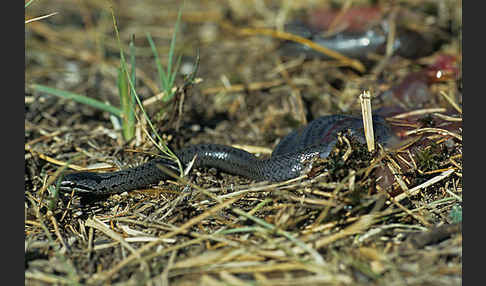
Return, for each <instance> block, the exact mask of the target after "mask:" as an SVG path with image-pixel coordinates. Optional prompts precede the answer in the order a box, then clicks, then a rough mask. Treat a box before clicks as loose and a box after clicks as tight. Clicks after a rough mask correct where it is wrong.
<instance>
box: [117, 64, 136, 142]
mask: <svg viewBox="0 0 486 286" xmlns="http://www.w3.org/2000/svg"><path fill="white" fill-rule="evenodd" d="M125 66H126V65H124V64H123V63H122V65H121V68H119V69H118V95H119V96H120V103H121V109H122V112H123V115H122V117H121V118H122V131H123V132H122V133H123V138H124V139H125V140H127V141H129V140H131V139H132V138H133V136H135V125H134V121H133V119H131V118H130V117H133V108H134V106H133V104H132V99H131V96H130V91H129V89H128V82H127V76H126V73H125Z"/></svg>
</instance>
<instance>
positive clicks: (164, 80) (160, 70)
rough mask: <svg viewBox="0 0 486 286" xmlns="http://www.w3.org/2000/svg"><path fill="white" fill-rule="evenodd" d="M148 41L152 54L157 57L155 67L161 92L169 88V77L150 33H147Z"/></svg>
mask: <svg viewBox="0 0 486 286" xmlns="http://www.w3.org/2000/svg"><path fill="white" fill-rule="evenodd" d="M147 40H148V42H149V44H150V48H151V49H152V53H153V54H154V57H155V66H156V67H157V71H158V73H159V79H160V90H165V86H167V75H166V74H165V71H164V69H163V68H162V64H161V63H160V58H159V53H158V52H157V47H156V46H155V43H154V41H153V40H152V36H151V35H150V33H149V32H147Z"/></svg>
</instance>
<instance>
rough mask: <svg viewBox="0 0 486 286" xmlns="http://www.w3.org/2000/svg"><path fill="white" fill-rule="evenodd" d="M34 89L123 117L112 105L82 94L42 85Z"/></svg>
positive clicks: (37, 85) (35, 85) (119, 110)
mask: <svg viewBox="0 0 486 286" xmlns="http://www.w3.org/2000/svg"><path fill="white" fill-rule="evenodd" d="M32 88H33V89H34V90H37V91H40V92H44V93H47V94H51V95H55V96H59V97H64V98H69V99H72V100H74V101H76V102H79V103H82V104H86V105H89V106H92V107H94V108H96V109H100V110H103V111H106V112H109V113H111V114H113V115H116V116H118V117H121V115H122V110H121V109H119V108H117V107H115V106H112V105H110V104H106V103H104V102H101V101H99V100H96V99H93V98H90V97H87V96H84V95H80V94H77V93H73V92H69V91H65V90H60V89H57V88H52V87H48V86H45V85H41V84H34V85H32Z"/></svg>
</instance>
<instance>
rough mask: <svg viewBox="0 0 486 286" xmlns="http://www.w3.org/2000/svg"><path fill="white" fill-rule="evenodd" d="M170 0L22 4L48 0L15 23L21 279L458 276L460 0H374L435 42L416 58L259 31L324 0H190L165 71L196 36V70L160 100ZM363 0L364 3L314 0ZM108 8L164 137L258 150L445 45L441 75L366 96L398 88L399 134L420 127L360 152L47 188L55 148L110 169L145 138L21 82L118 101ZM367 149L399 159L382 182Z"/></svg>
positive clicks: (446, 281)
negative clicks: (275, 176) (290, 44)
mask: <svg viewBox="0 0 486 286" xmlns="http://www.w3.org/2000/svg"><path fill="white" fill-rule="evenodd" d="M331 2H332V1H331ZM181 3H182V1H121V0H120V1H113V2H111V1H95V0H86V1H60V0H45V1H34V2H33V3H32V4H31V5H30V6H29V7H27V8H26V9H25V13H26V20H27V19H31V18H34V17H39V16H43V15H48V14H50V13H52V12H57V14H55V15H52V16H50V17H47V18H45V19H40V20H37V21H34V22H30V23H26V25H25V49H26V50H25V62H26V64H25V80H26V87H25V142H26V143H25V283H26V284H27V285H46V284H55V285H61V284H73V285H99V284H101V285H104V284H106V285H108V284H115V285H304V284H305V285H365V284H366V285H461V284H462V231H461V230H462V184H463V183H462V133H461V132H462V109H461V106H462V74H461V55H462V54H461V40H462V39H461V36H462V2H461V1H454V0H447V1H432V0H428V1H413V0H408V1H397V3H399V4H396V5H395V6H391V5H390V4H389V3H388V1H373V3H375V5H377V6H379V7H381V9H383V11H392V10H393V9H396V10H399V11H409V12H413V13H410V15H411V14H413V15H414V17H417V18H414V21H408V22H410V26H411V28H414V29H416V30H417V31H420V32H421V33H424V34H429V35H434V36H435V37H438V38H440V39H441V44H440V45H438V46H437V47H436V49H435V50H434V52H433V53H432V54H430V55H428V56H425V57H421V58H419V59H406V58H403V57H400V56H392V57H390V58H386V57H384V56H383V55H373V57H372V60H371V62H370V63H365V65H364V69H363V70H359V69H357V68H356V67H353V66H350V65H349V63H346V62H345V61H342V60H337V59H334V60H323V59H319V58H304V57H302V56H299V55H288V54H284V53H282V52H280V47H281V45H282V43H283V40H282V39H279V38H277V37H276V36H275V35H273V36H272V35H264V34H263V32H262V31H263V28H265V29H274V30H277V29H279V28H281V27H282V26H283V24H285V23H288V22H290V21H291V20H292V19H295V18H298V17H302V15H306V13H309V11H313V10H315V9H317V8H316V7H318V6H323V4H322V1H311V0H308V1H285V0H280V1H277V0H275V1H265V0H255V1H245V0H221V1H209V0H207V1H185V2H184V7H183V12H182V19H181V26H180V30H179V32H178V33H177V42H176V46H175V50H176V53H177V55H181V65H180V74H179V75H178V76H177V78H176V84H177V86H182V85H183V84H184V82H185V81H184V75H183V73H187V72H188V71H189V72H190V71H191V69H192V68H193V67H194V64H195V62H196V59H197V56H196V55H197V53H198V52H199V69H198V72H197V80H196V82H195V83H194V84H193V85H192V86H190V87H189V88H188V89H187V90H186V91H185V93H184V94H183V95H182V94H179V95H180V97H179V100H178V101H174V100H173V101H169V102H163V101H161V100H157V99H156V96H157V95H158V94H160V92H161V89H160V84H159V78H158V73H157V68H156V65H155V62H154V57H153V54H152V51H151V49H150V46H149V43H148V41H147V37H146V33H150V34H151V35H152V37H153V39H154V42H155V43H156V45H157V49H158V52H159V55H160V60H161V62H162V64H163V65H164V66H165V65H166V64H167V62H168V56H167V55H168V51H169V45H170V41H171V37H172V35H173V32H174V25H175V22H176V18H177V13H178V11H179V7H180V6H181ZM326 3H327V2H326ZM347 5H350V6H347ZM360 5H369V3H368V2H367V1H342V2H341V1H335V2H332V3H330V4H327V6H326V5H324V6H325V7H327V9H330V8H336V9H344V8H343V7H348V8H349V7H357V6H360ZM111 8H113V11H114V15H115V18H116V22H117V26H118V29H119V32H120V40H121V43H122V45H123V48H124V52H125V54H128V51H129V47H128V43H129V40H130V37H131V36H132V35H134V37H135V41H134V44H135V47H136V66H137V82H136V86H137V93H138V95H139V96H140V97H141V99H142V101H143V102H144V103H145V109H146V111H147V113H148V115H149V116H150V118H151V120H152V122H153V123H154V125H155V126H156V128H157V131H158V133H159V134H160V135H161V136H162V138H163V139H164V140H166V141H167V143H168V145H169V147H171V148H172V149H173V150H177V149H179V148H181V147H183V146H188V145H191V144H196V143H203V142H204V143H218V144H226V145H233V146H240V147H242V148H245V149H247V150H249V151H250V152H253V153H256V154H258V155H259V156H261V157H266V156H269V154H270V153H271V150H272V149H273V148H274V147H275V146H276V145H277V144H278V142H279V140H280V139H281V138H282V137H283V136H285V135H287V134H288V133H289V132H290V131H292V130H294V129H295V128H297V127H299V126H302V125H304V124H306V123H307V122H310V121H311V120H312V119H314V118H317V117H319V116H322V115H328V114H338V113H342V114H355V115H359V114H360V104H359V100H358V95H359V94H360V93H361V92H362V91H363V90H365V89H369V90H371V91H372V92H373V94H375V95H376V94H381V93H383V92H385V91H387V90H392V89H393V88H394V87H396V86H398V85H399V83H400V82H403V81H404V80H405V81H406V79H407V76H408V75H410V74H413V73H415V72H420V71H421V70H424V69H425V67H427V66H430V65H433V64H434V63H436V62H437V61H438V60H439V59H441V57H443V55H452V56H454V58H455V61H454V62H453V65H454V67H453V70H454V75H453V76H452V77H450V78H446V80H440V81H434V82H429V83H427V87H426V94H427V96H428V98H427V100H424V101H421V102H420V104H418V101H417V100H416V98H415V97H414V96H413V95H412V96H411V97H410V98H411V99H410V98H409V99H404V101H407V100H408V101H407V102H405V105H408V106H407V109H405V110H406V111H403V107H404V105H403V101H400V100H398V101H396V100H391V101H390V100H387V99H385V100H376V101H375V100H374V101H373V108H375V109H378V108H385V109H387V110H392V109H393V108H394V107H396V106H398V105H400V104H401V105H400V108H402V109H401V113H400V114H405V116H403V117H402V119H403V118H406V119H409V120H408V121H404V122H405V123H403V121H402V124H404V125H406V126H407V127H409V129H407V130H408V131H407V132H409V133H407V134H411V135H421V137H420V138H416V140H417V141H414V142H412V143H411V144H412V145H410V146H405V147H404V148H403V149H402V150H400V151H397V150H394V151H389V153H386V152H385V151H384V150H381V149H380V150H378V151H376V152H374V153H373V154H369V153H367V151H366V149H365V147H364V146H362V145H360V144H355V143H353V144H351V145H346V144H345V143H343V144H340V145H339V146H338V147H337V149H336V150H335V151H336V152H335V153H333V156H331V157H330V158H328V160H324V162H318V163H317V164H316V166H317V167H316V168H313V169H312V170H311V173H310V174H308V176H306V177H305V178H301V179H298V180H294V181H289V182H281V183H277V184H270V183H256V182H253V181H251V180H249V179H246V178H243V177H239V176H234V175H231V174H227V173H224V172H220V171H218V170H216V169H213V168H209V169H204V168H200V169H195V170H191V172H190V173H189V175H188V176H186V177H185V179H184V180H176V179H174V180H168V181H165V182H161V183H160V184H159V185H158V186H154V187H153V188H151V189H148V190H136V191H132V192H128V193H122V194H116V195H111V196H103V197H95V198H91V197H88V198H85V197H79V196H77V195H76V194H74V195H73V194H60V197H59V199H53V198H52V194H51V190H52V188H51V187H49V186H55V184H56V182H55V179H56V177H57V176H58V175H59V174H58V173H56V171H58V170H60V169H61V167H62V166H63V165H65V164H66V163H68V162H69V164H71V165H74V166H78V167H79V168H99V169H104V170H115V169H120V168H121V169H124V168H127V167H130V166H135V165H137V164H140V163H142V162H145V161H147V160H148V159H150V158H152V157H153V155H152V154H154V153H158V150H157V148H156V147H154V145H153V143H152V141H151V140H149V138H148V136H147V135H146V134H145V133H144V132H143V128H146V127H147V123H146V122H145V121H144V120H141V121H140V122H138V123H137V125H136V136H135V138H134V139H133V140H131V141H129V142H126V141H125V140H124V139H123V136H122V132H121V130H120V129H119V128H117V127H116V124H115V125H114V120H113V118H111V117H110V114H109V113H107V112H104V111H100V110H97V109H95V108H93V107H90V106H86V105H83V104H80V103H77V102H74V101H72V100H69V99H65V98H59V97H56V96H53V95H49V94H46V93H43V92H39V91H37V90H35V89H34V88H33V87H32V85H33V84H42V85H46V86H49V87H53V88H57V89H62V90H66V91H70V92H74V93H78V94H83V95H87V96H89V97H92V98H96V99H99V100H101V101H103V102H109V103H110V104H112V105H114V106H119V104H120V99H119V96H118V88H117V75H118V72H117V68H118V67H119V65H120V49H119V46H118V42H117V38H116V34H115V30H114V26H113V18H112V10H111ZM348 8H346V9H348ZM349 9H351V8H349ZM405 15H409V14H406V13H405ZM417 19H419V20H417ZM405 22H407V21H405ZM245 29H246V30H245ZM245 31H246V33H245ZM248 31H253V32H252V33H248ZM390 102H391V103H390ZM179 107H180V108H181V109H179ZM414 110H415V111H416V110H418V113H417V114H413V115H410V114H408V115H407V112H410V111H414ZM180 111H181V112H180ZM137 112H138V114H141V113H140V112H139V111H137ZM393 116H396V114H394V115H393ZM425 128H429V129H425ZM414 129H415V131H413V130H414ZM419 129H420V130H419ZM397 130H399V128H398V127H397ZM400 130H402V129H400ZM416 130H419V131H416ZM402 131H403V130H402ZM345 142H346V141H345ZM349 152H351V153H349ZM387 152H388V151H387ZM350 154H351V155H350ZM397 162H398V163H397ZM378 165H379V166H380V167H381V168H384V169H386V170H387V171H390V172H394V174H395V175H390V178H392V179H391V180H392V181H393V184H390V186H385V188H381V187H380V186H383V182H382V183H381V184H380V183H377V182H376V176H374V175H373V174H376V173H377V172H371V169H372V168H373V167H375V166H378ZM370 166H371V167H370ZM404 166H405V167H404ZM66 171H67V172H71V171H74V170H73V169H72V168H68V169H67V170H66ZM370 172H371V173H370ZM370 174H371V175H370ZM393 178H394V179H393ZM377 185H378V187H377ZM406 190H408V192H407V191H406Z"/></svg>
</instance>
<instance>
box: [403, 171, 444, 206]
mask: <svg viewBox="0 0 486 286" xmlns="http://www.w3.org/2000/svg"><path fill="white" fill-rule="evenodd" d="M452 173H454V169H449V170H447V171H445V172H443V173H442V174H440V175H437V176H435V177H433V178H432V179H430V180H428V181H426V182H425V183H422V184H420V185H418V186H416V187H413V188H411V189H410V190H408V191H407V192H403V193H401V194H399V195H398V196H396V197H395V198H394V199H395V201H397V202H400V201H401V200H403V199H405V198H407V197H409V196H414V195H416V194H418V192H419V191H420V190H421V189H423V188H427V187H428V186H431V185H433V184H435V183H437V182H440V181H442V180H443V179H445V178H447V177H449V176H450V175H451V174H452Z"/></svg>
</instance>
